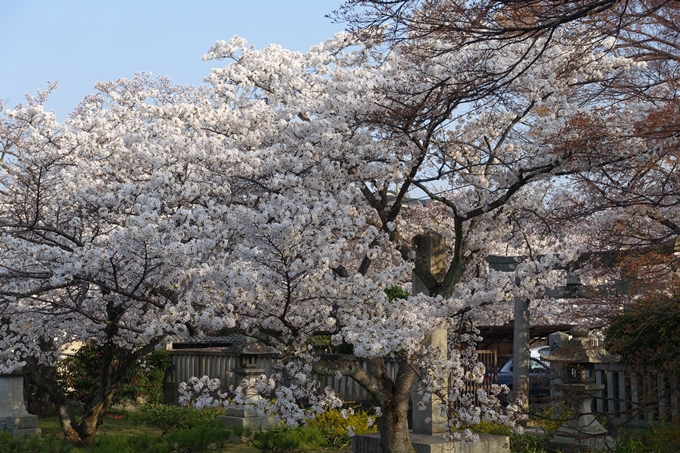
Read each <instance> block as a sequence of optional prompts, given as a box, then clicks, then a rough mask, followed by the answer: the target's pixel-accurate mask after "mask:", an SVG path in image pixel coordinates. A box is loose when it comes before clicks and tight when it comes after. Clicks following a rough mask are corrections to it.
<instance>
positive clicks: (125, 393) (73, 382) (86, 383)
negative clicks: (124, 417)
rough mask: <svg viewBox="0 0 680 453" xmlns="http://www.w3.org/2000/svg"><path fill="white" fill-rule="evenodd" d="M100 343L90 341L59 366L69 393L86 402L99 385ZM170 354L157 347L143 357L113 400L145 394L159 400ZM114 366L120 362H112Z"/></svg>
mask: <svg viewBox="0 0 680 453" xmlns="http://www.w3.org/2000/svg"><path fill="white" fill-rule="evenodd" d="M100 352H101V346H99V345H96V344H87V345H84V346H83V347H82V348H80V349H79V350H78V351H77V352H76V353H75V355H73V356H72V357H68V358H66V359H65V360H64V361H63V362H62V364H61V367H60V376H59V382H60V384H61V385H62V386H63V388H64V389H67V392H68V393H69V396H71V397H72V398H74V399H76V400H78V401H81V402H86V401H87V400H88V398H90V396H91V395H93V394H94V392H96V391H97V388H98V387H99V381H100V376H101V370H100V369H99V355H100ZM171 364H172V360H171V358H170V354H169V353H168V351H165V350H158V351H154V352H152V353H151V354H149V355H147V356H146V357H144V360H143V361H142V363H141V366H138V367H133V368H132V369H130V371H128V373H127V375H126V376H125V379H124V381H123V384H122V385H121V387H120V389H119V390H118V391H117V392H116V396H115V397H114V400H113V402H114V403H120V402H123V401H134V400H136V399H137V398H144V400H145V401H147V402H149V403H159V402H160V401H161V399H162V396H163V378H164V376H165V371H166V370H167V369H168V368H169V367H170V366H171ZM113 366H114V369H115V367H116V366H117V363H116V362H114V364H113Z"/></svg>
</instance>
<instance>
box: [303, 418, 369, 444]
mask: <svg viewBox="0 0 680 453" xmlns="http://www.w3.org/2000/svg"><path fill="white" fill-rule="evenodd" d="M375 422H376V418H375V416H371V415H369V414H368V412H366V411H364V410H356V411H355V410H354V409H352V408H348V409H344V410H340V409H333V410H330V411H327V412H324V413H322V414H320V415H318V416H317V417H316V418H314V419H312V420H310V421H309V422H307V427H309V428H311V429H315V430H318V431H319V433H321V435H322V436H323V438H324V439H326V446H327V447H332V448H336V449H339V450H344V449H349V448H351V446H352V438H351V437H350V435H349V431H350V430H351V431H352V432H353V433H354V434H369V433H375V432H378V427H377V426H376V425H375Z"/></svg>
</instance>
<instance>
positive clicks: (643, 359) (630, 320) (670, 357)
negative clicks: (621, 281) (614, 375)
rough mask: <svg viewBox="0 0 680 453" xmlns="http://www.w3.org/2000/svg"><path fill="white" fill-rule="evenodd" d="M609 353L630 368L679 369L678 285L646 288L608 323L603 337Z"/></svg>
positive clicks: (679, 285) (679, 324)
mask: <svg viewBox="0 0 680 453" xmlns="http://www.w3.org/2000/svg"><path fill="white" fill-rule="evenodd" d="M605 345H606V347H607V349H608V350H609V352H611V353H613V354H620V355H621V360H622V362H624V363H626V364H627V365H630V366H633V367H642V368H649V367H651V368H654V369H657V370H659V371H665V372H669V373H677V372H678V370H680V284H679V282H678V281H675V282H673V283H672V284H671V285H669V286H668V287H667V288H664V289H660V290H657V291H650V292H649V293H647V294H645V295H644V297H642V298H641V299H640V300H639V301H638V302H637V303H635V305H633V306H632V307H631V308H630V309H628V310H626V311H625V312H624V313H623V314H622V315H620V316H618V317H616V318H614V319H613V321H612V322H611V324H610V326H609V328H608V329H607V332H606V336H605Z"/></svg>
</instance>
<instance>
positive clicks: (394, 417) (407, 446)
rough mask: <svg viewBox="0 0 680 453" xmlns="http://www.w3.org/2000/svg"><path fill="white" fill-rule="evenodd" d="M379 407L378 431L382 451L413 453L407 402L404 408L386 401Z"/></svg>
mask: <svg viewBox="0 0 680 453" xmlns="http://www.w3.org/2000/svg"><path fill="white" fill-rule="evenodd" d="M380 407H381V409H382V410H383V415H382V416H381V417H379V418H378V432H379V433H380V448H381V450H382V452H383V453H415V450H414V449H413V445H412V444H411V437H410V436H409V432H408V419H407V416H408V403H407V404H406V408H405V409H404V408H403V407H400V405H399V404H390V403H387V402H386V403H383V406H380Z"/></svg>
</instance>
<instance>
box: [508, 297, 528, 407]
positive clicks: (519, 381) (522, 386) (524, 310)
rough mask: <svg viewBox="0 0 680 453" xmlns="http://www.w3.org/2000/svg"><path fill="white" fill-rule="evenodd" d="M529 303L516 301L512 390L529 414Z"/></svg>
mask: <svg viewBox="0 0 680 453" xmlns="http://www.w3.org/2000/svg"><path fill="white" fill-rule="evenodd" d="M529 342H530V323H529V301H528V300H525V299H515V319H514V332H513V345H512V354H513V362H512V367H513V374H512V389H513V393H514V397H515V398H516V399H519V400H520V407H521V409H522V410H523V411H524V413H525V414H528V413H529V360H530V357H531V356H530V353H529Z"/></svg>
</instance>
